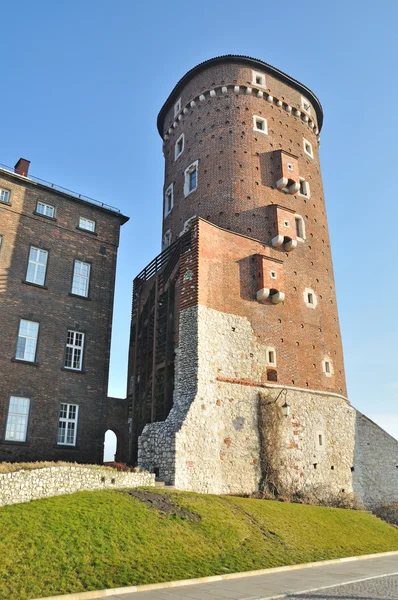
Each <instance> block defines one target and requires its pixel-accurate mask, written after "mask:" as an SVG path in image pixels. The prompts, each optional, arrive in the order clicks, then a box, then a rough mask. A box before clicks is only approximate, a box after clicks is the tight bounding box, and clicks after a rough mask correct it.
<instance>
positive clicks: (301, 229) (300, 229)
mask: <svg viewBox="0 0 398 600" xmlns="http://www.w3.org/2000/svg"><path fill="white" fill-rule="evenodd" d="M294 222H295V226H296V237H297V239H298V240H299V241H304V240H305V225H304V219H303V217H301V216H300V215H295V217H294Z"/></svg>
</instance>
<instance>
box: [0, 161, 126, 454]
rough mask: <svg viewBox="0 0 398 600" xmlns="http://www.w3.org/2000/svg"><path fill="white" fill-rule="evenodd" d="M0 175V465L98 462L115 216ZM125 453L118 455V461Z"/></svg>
mask: <svg viewBox="0 0 398 600" xmlns="http://www.w3.org/2000/svg"><path fill="white" fill-rule="evenodd" d="M28 169H29V161H26V160H24V159H20V160H19V161H18V163H17V164H16V165H15V169H14V170H12V169H8V168H3V167H2V168H0V304H1V336H0V373H1V378H0V461H1V460H7V461H10V460H11V461H15V460H68V461H78V462H102V456H103V441H104V432H105V430H106V429H107V428H108V427H111V428H113V429H114V430H116V432H117V433H120V434H123V433H124V430H125V429H126V428H127V415H126V410H125V407H126V402H125V401H124V402H123V401H117V400H113V399H109V400H108V401H107V398H106V397H107V388H108V368H109V353H110V341H111V326H112V310H113V296H114V282H115V271H116V257H117V249H118V244H119V231H120V226H121V225H123V224H124V223H125V222H126V221H127V220H128V218H127V217H125V216H123V215H122V214H120V212H119V211H118V210H117V209H114V208H112V207H110V206H109V207H108V206H106V205H104V204H101V203H97V202H95V201H94V200H91V199H89V198H85V197H83V196H81V195H78V194H74V193H72V192H70V191H68V190H64V189H62V188H58V187H57V186H53V185H51V184H47V183H46V182H43V181H41V180H38V179H34V178H32V177H30V176H29V174H28ZM122 450H123V449H122V448H119V452H122Z"/></svg>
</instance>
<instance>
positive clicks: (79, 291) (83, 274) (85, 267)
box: [72, 260, 91, 298]
mask: <svg viewBox="0 0 398 600" xmlns="http://www.w3.org/2000/svg"><path fill="white" fill-rule="evenodd" d="M90 267H91V265H90V264H89V263H85V262H81V261H80V260H75V263H74V267H73V281H72V294H76V295H77V296H84V297H85V298H87V296H88V289H89V283H90Z"/></svg>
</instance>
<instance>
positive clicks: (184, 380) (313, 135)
mask: <svg viewBox="0 0 398 600" xmlns="http://www.w3.org/2000/svg"><path fill="white" fill-rule="evenodd" d="M322 119H323V112H322V107H321V105H320V102H319V100H318V99H317V97H316V96H315V95H314V93H313V92H311V91H310V90H309V89H308V88H306V87H305V86H304V85H303V84H301V83H299V82H298V81H296V80H294V79H293V78H291V77H289V76H288V75H286V74H284V73H282V72H281V71H279V70H278V69H275V68H274V67H271V66H270V65H268V64H266V63H264V62H262V61H259V60H255V59H252V58H249V57H243V56H223V57H218V58H215V59H211V60H208V61H206V62H204V63H201V64H200V65H198V66H197V67H195V68H193V69H192V70H191V71H189V72H188V73H187V74H186V75H185V76H184V77H183V78H182V79H181V80H180V81H179V82H178V83H177V85H176V86H175V88H174V89H173V91H172V92H171V94H170V96H169V97H168V99H167V100H166V102H165V104H164V106H163V107H162V109H161V111H160V113H159V117H158V129H159V133H160V135H161V137H162V139H163V142H164V146H163V150H164V156H165V183H164V211H163V239H162V243H163V250H164V251H163V253H162V254H161V255H160V256H159V257H157V258H156V259H155V260H154V261H153V262H152V263H151V264H150V265H148V267H146V269H144V270H143V271H142V272H141V273H140V274H139V276H138V277H137V278H136V279H135V281H134V301H133V320H132V330H131V343H130V347H131V352H130V369H129V382H130V383H129V393H130V398H131V416H132V423H133V434H132V456H133V457H134V456H135V455H137V456H138V464H139V465H140V466H143V467H146V468H150V469H153V470H155V472H156V473H158V474H159V476H160V477H161V478H163V479H165V480H166V481H170V482H172V483H174V484H175V485H177V487H179V488H180V489H187V490H196V491H202V492H213V493H249V492H252V491H255V490H256V489H258V487H259V486H261V485H264V484H267V485H268V486H269V487H272V488H274V489H278V490H279V491H280V490H288V491H298V490H303V489H305V488H307V489H310V488H314V487H318V488H321V487H322V488H323V491H324V492H325V493H349V492H352V491H353V490H354V488H355V486H354V487H353V475H352V474H353V472H354V471H355V461H356V460H357V457H356V441H355V430H356V428H357V429H358V416H357V413H356V411H355V409H354V408H352V407H351V406H350V404H349V402H348V400H347V397H346V383H345V375H344V364H343V352H342V345H341V338H340V329H339V322H338V314H337V304H336V296H335V287H334V278H333V268H332V259H331V250H330V241H329V234H328V226H327V218H326V209H325V202H324V196H323V186H322V177H321V171H320V162H319V132H320V130H321V127H322ZM282 405H284V408H283V409H282ZM394 477H395V478H396V475H395V473H394ZM354 491H355V490H354Z"/></svg>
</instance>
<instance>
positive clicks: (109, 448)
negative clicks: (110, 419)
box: [103, 429, 117, 462]
mask: <svg viewBox="0 0 398 600" xmlns="http://www.w3.org/2000/svg"><path fill="white" fill-rule="evenodd" d="M116 449H117V436H116V433H115V432H114V431H112V429H108V430H107V431H106V432H105V439H104V457H103V462H113V461H114V460H115V454H116Z"/></svg>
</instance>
